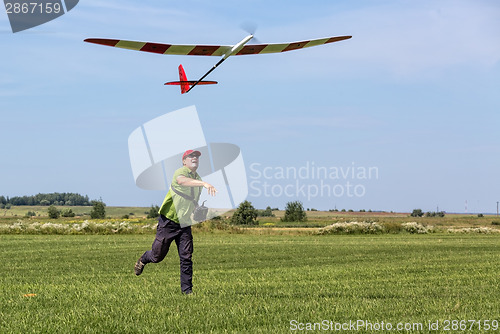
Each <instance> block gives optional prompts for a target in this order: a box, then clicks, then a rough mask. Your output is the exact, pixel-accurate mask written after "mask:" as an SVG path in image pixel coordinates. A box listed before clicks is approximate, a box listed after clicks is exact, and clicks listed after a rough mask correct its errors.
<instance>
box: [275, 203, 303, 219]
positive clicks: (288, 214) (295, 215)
mask: <svg viewBox="0 0 500 334" xmlns="http://www.w3.org/2000/svg"><path fill="white" fill-rule="evenodd" d="M306 220H307V216H306V212H305V211H304V207H303V206H302V202H299V201H294V202H288V203H286V206H285V216H284V217H283V218H281V221H282V222H305V221H306Z"/></svg>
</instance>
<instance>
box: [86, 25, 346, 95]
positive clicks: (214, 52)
mask: <svg viewBox="0 0 500 334" xmlns="http://www.w3.org/2000/svg"><path fill="white" fill-rule="evenodd" d="M253 37H254V36H253V35H248V36H247V37H245V38H243V39H242V40H241V41H240V42H239V43H237V44H235V45H174V44H160V43H151V42H136V41H125V40H119V39H104V38H87V39H86V40H85V42H88V43H94V44H100V45H107V46H113V47H117V48H122V49H129V50H137V51H144V52H152V53H159V54H166V55H186V56H216V57H221V59H220V60H219V61H218V62H217V63H216V64H215V65H214V66H213V67H212V68H211V69H210V70H208V72H207V73H205V74H204V75H203V76H202V77H201V78H200V79H199V80H196V81H189V80H187V78H186V74H185V73H184V69H183V68H182V65H181V66H179V81H172V82H167V83H166V85H179V86H181V94H184V93H187V92H189V91H190V90H191V89H193V88H194V87H195V86H197V85H203V84H205V85H207V84H216V83H217V82H216V81H203V79H205V77H206V76H207V75H209V74H210V73H211V72H212V71H213V70H215V69H216V68H217V67H218V66H219V65H220V64H222V62H224V61H225V60H226V59H227V58H228V57H229V56H241V55H252V54H267V53H280V52H286V51H292V50H298V49H303V48H308V47H311V46H317V45H323V44H328V43H333V42H339V41H343V40H346V39H349V38H351V37H352V36H337V37H327V38H320V39H313V40H308V41H301V42H292V43H281V44H249V45H246V44H247V43H248V42H249V41H250V40H251V39H252V38H253Z"/></svg>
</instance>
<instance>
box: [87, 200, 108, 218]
mask: <svg viewBox="0 0 500 334" xmlns="http://www.w3.org/2000/svg"><path fill="white" fill-rule="evenodd" d="M105 206H106V204H104V202H103V201H102V200H99V201H92V211H90V218H92V219H103V218H106V209H105Z"/></svg>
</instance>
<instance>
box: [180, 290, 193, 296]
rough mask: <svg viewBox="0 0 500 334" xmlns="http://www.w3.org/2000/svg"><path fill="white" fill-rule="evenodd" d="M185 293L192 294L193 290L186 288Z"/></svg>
mask: <svg viewBox="0 0 500 334" xmlns="http://www.w3.org/2000/svg"><path fill="white" fill-rule="evenodd" d="M182 293H183V294H185V295H190V294H192V293H193V290H191V289H189V290H186V291H182Z"/></svg>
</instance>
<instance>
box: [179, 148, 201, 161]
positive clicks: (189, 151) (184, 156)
mask: <svg viewBox="0 0 500 334" xmlns="http://www.w3.org/2000/svg"><path fill="white" fill-rule="evenodd" d="M193 153H194V154H196V155H197V156H200V155H201V152H200V151H193V150H187V151H186V152H184V154H183V155H182V160H184V159H185V158H186V157H187V156H188V155H190V154H193Z"/></svg>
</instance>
